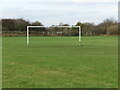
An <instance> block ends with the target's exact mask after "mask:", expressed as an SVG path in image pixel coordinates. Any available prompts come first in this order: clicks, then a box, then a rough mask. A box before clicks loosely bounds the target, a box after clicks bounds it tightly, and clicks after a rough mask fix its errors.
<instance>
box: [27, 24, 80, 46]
mask: <svg viewBox="0 0 120 90" xmlns="http://www.w3.org/2000/svg"><path fill="white" fill-rule="evenodd" d="M51 27H61V28H62V27H63V28H72V27H75V28H79V38H78V42H79V45H81V42H82V30H81V26H51ZM29 28H47V26H27V45H29V43H30V38H29Z"/></svg>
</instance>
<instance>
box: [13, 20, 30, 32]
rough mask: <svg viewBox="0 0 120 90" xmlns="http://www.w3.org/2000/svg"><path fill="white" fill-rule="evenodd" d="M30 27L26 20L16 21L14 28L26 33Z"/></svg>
mask: <svg viewBox="0 0 120 90" xmlns="http://www.w3.org/2000/svg"><path fill="white" fill-rule="evenodd" d="M28 25H29V22H28V21H26V20H24V19H16V20H15V22H14V27H15V30H16V31H26V27H27V26H28Z"/></svg>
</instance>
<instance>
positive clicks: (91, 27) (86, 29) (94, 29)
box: [1, 18, 118, 36]
mask: <svg viewBox="0 0 120 90" xmlns="http://www.w3.org/2000/svg"><path fill="white" fill-rule="evenodd" d="M1 21H2V31H3V35H4V36H9V35H10V36H14V34H15V32H16V36H17V35H18V34H19V35H20V34H21V35H23V34H24V35H25V34H26V33H25V32H26V27H27V26H44V25H43V24H42V23H41V22H39V21H35V22H30V21H28V20H25V19H21V18H19V19H1ZM51 26H53V25H51ZM59 26H69V24H64V23H60V24H59ZM74 26H81V27H82V35H86V36H93V35H94V36H95V35H118V22H117V21H115V20H114V19H112V18H110V19H105V20H104V21H103V22H102V23H100V24H97V25H95V24H94V23H81V22H77V23H76V24H75V25H74ZM40 30H41V31H42V32H41V31H40ZM31 31H33V33H34V35H38V34H39V35H40V34H41V35H47V34H48V31H49V33H51V35H53V36H55V35H64V36H77V35H78V31H77V29H76V28H72V29H68V28H62V29H61V28H58V27H57V28H52V27H49V28H47V29H46V28H42V29H38V28H34V29H32V30H31ZM36 31H40V32H39V33H38V32H36ZM43 32H44V33H43ZM46 33H47V34H46ZM31 34H32V32H31ZM49 35H50V34H49Z"/></svg>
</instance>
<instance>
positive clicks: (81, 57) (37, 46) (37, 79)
mask: <svg viewBox="0 0 120 90" xmlns="http://www.w3.org/2000/svg"><path fill="white" fill-rule="evenodd" d="M30 40H31V43H30V45H29V46H26V38H25V37H3V88H116V87H118V45H117V44H118V42H117V37H115V36H93V37H83V38H82V40H83V42H82V46H78V38H77V37H31V38H30Z"/></svg>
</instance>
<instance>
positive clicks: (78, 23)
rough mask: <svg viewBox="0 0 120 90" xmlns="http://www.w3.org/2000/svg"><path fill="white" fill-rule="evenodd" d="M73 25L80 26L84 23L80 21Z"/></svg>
mask: <svg viewBox="0 0 120 90" xmlns="http://www.w3.org/2000/svg"><path fill="white" fill-rule="evenodd" d="M75 26H81V27H84V26H85V25H84V24H83V23H81V22H77V24H76V25H75Z"/></svg>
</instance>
